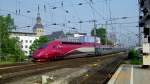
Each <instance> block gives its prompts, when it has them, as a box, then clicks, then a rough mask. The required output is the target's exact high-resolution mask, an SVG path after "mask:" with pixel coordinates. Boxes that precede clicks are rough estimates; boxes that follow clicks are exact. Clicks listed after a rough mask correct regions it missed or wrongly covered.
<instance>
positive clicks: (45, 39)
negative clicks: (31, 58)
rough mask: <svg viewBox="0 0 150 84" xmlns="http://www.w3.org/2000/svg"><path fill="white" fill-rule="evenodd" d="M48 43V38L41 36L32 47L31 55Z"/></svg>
mask: <svg viewBox="0 0 150 84" xmlns="http://www.w3.org/2000/svg"><path fill="white" fill-rule="evenodd" d="M47 42H49V39H48V37H47V36H40V37H39V39H36V40H34V42H33V44H32V45H31V46H30V54H32V53H33V51H35V50H36V49H38V48H39V47H40V46H42V45H43V44H45V43H47Z"/></svg>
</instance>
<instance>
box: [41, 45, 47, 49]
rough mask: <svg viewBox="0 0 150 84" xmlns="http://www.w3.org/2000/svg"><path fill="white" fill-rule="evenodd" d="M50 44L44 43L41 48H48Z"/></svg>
mask: <svg viewBox="0 0 150 84" xmlns="http://www.w3.org/2000/svg"><path fill="white" fill-rule="evenodd" d="M47 46H48V44H43V45H42V46H40V47H39V49H43V48H47Z"/></svg>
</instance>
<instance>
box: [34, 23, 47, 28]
mask: <svg viewBox="0 0 150 84" xmlns="http://www.w3.org/2000/svg"><path fill="white" fill-rule="evenodd" d="M36 28H44V26H43V25H42V24H35V25H34V27H33V29H36Z"/></svg>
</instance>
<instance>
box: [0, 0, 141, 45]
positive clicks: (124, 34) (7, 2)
mask: <svg viewBox="0 0 150 84" xmlns="http://www.w3.org/2000/svg"><path fill="white" fill-rule="evenodd" d="M137 1H138V0H0V15H7V14H11V15H12V17H13V18H14V21H15V25H17V31H23V32H32V28H33V26H34V24H35V22H36V21H35V19H36V17H37V12H38V5H39V9H40V11H39V12H40V16H41V18H42V23H43V25H44V28H45V34H51V33H52V32H54V31H60V30H63V31H64V32H69V31H74V29H72V28H76V30H77V31H79V32H84V33H88V34H90V31H91V29H92V28H93V26H94V24H93V22H91V21H92V20H96V21H97V22H96V24H97V27H101V26H103V27H107V30H108V32H113V33H115V34H116V35H117V39H118V41H122V42H125V43H131V44H134V43H135V42H137V36H136V34H138V27H137V25H138V15H139V14H138V2H137ZM16 10H17V12H18V13H19V10H20V14H17V13H16ZM122 17H128V18H126V19H122ZM111 18H113V19H112V20H110V19H111ZM79 22H83V23H79ZM54 23H56V24H58V25H52V24H54ZM106 23H107V24H108V25H107V26H106V25H105V24H106ZM111 23H113V24H111ZM26 26H31V27H26Z"/></svg>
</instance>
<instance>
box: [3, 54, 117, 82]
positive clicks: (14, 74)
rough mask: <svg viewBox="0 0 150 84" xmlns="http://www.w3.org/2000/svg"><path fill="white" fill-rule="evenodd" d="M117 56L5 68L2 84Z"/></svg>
mask: <svg viewBox="0 0 150 84" xmlns="http://www.w3.org/2000/svg"><path fill="white" fill-rule="evenodd" d="M115 55H117V54H114V55H108V56H102V57H100V56H99V57H88V58H76V59H66V60H60V61H53V62H50V63H37V64H33V63H32V64H26V65H15V66H7V67H6V66H5V67H1V68H0V84H1V83H2V84H5V83H6V82H13V81H16V80H19V79H23V78H26V77H29V76H32V75H37V74H43V73H46V72H49V71H52V70H56V69H60V68H73V67H80V66H83V65H87V64H90V63H93V62H95V61H96V60H106V59H112V58H114V57H115Z"/></svg>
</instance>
